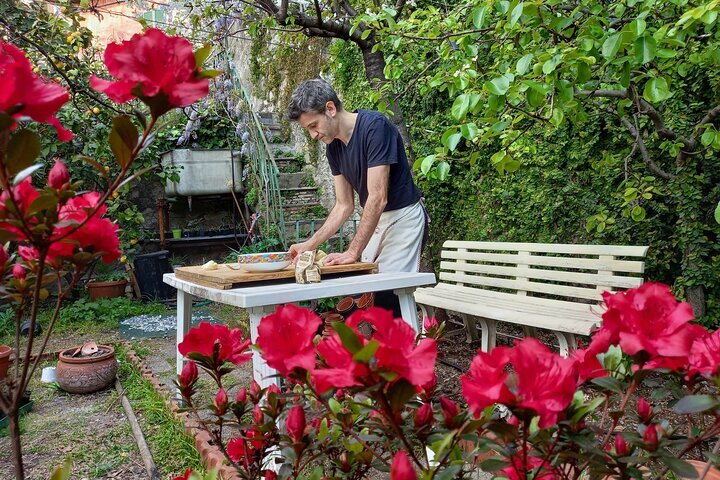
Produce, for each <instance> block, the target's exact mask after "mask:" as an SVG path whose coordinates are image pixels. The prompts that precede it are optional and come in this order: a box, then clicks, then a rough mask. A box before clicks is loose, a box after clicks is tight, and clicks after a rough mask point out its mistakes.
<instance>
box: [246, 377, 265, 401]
mask: <svg viewBox="0 0 720 480" xmlns="http://www.w3.org/2000/svg"><path fill="white" fill-rule="evenodd" d="M261 390H262V388H260V384H258V383H257V382H256V381H255V380H253V382H252V384H251V385H250V391H249V392H248V394H249V395H250V400H252V402H253V403H257V402H259V401H260V391H261Z"/></svg>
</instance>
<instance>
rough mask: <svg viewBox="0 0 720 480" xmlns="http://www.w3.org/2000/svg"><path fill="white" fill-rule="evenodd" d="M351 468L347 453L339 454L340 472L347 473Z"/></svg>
mask: <svg viewBox="0 0 720 480" xmlns="http://www.w3.org/2000/svg"><path fill="white" fill-rule="evenodd" d="M351 468H352V466H351V465H350V462H348V456H347V452H343V453H342V454H340V471H342V472H344V473H347V472H349V471H350V469H351Z"/></svg>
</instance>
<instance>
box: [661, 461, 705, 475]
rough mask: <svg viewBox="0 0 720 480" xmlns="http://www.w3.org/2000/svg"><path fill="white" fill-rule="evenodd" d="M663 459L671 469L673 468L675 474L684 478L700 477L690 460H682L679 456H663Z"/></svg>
mask: <svg viewBox="0 0 720 480" xmlns="http://www.w3.org/2000/svg"><path fill="white" fill-rule="evenodd" d="M662 461H663V462H664V463H665V465H667V466H668V467H670V470H672V471H673V472H674V473H675V474H677V475H678V476H680V477H682V478H697V477H698V471H697V470H696V469H695V467H693V466H692V465H690V464H689V463H688V462H686V461H684V460H680V459H679V458H675V457H671V456H663V457H662Z"/></svg>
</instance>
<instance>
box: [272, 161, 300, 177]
mask: <svg viewBox="0 0 720 480" xmlns="http://www.w3.org/2000/svg"><path fill="white" fill-rule="evenodd" d="M304 164H305V162H303V161H302V159H298V158H295V157H275V165H277V168H278V170H280V174H281V175H282V174H288V173H300V172H301V171H302V168H303V165H304Z"/></svg>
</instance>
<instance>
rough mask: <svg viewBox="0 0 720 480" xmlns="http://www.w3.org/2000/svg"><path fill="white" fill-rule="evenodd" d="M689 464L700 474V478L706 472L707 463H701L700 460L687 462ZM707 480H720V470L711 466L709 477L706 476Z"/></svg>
mask: <svg viewBox="0 0 720 480" xmlns="http://www.w3.org/2000/svg"><path fill="white" fill-rule="evenodd" d="M687 462H688V463H689V464H690V465H692V466H693V467H695V470H697V472H698V476H700V475H701V474H702V472H703V471H704V470H705V465H706V462H701V461H700V460H687ZM705 480H720V470H718V469H717V468H716V467H713V466H711V467H710V470H708V472H707V475H705Z"/></svg>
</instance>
